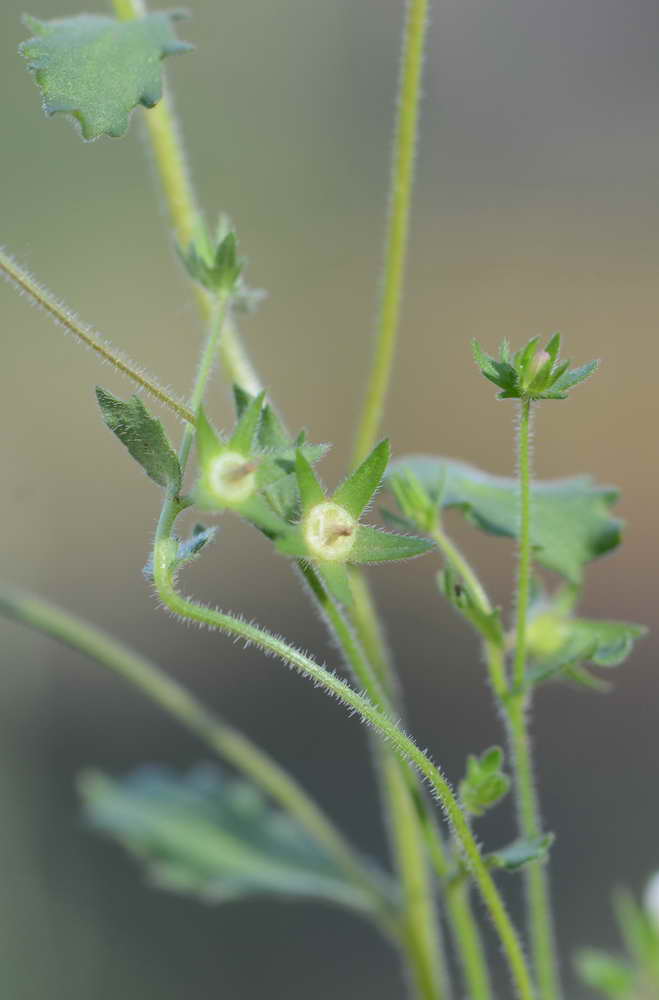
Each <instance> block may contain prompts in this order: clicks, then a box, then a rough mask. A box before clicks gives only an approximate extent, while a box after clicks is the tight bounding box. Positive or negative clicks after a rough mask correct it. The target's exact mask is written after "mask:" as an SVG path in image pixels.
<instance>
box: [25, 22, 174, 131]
mask: <svg viewBox="0 0 659 1000" xmlns="http://www.w3.org/2000/svg"><path fill="white" fill-rule="evenodd" d="M182 16H183V15H182V14H181V13H180V12H170V13H155V14H148V15H146V16H145V17H143V18H140V19H139V20H135V21H116V20H114V19H113V18H110V17H101V16H99V15H96V14H80V15H78V16H77V17H69V18H63V19H61V20H54V21H40V20H38V19H37V18H34V17H26V18H25V23H26V24H27V26H28V28H29V29H30V30H31V31H32V32H33V34H34V37H32V38H30V39H28V40H27V41H25V42H23V44H22V45H21V46H20V52H21V55H23V56H25V58H26V59H27V60H28V69H30V70H32V71H33V73H34V75H35V78H36V82H37V84H38V86H39V87H40V89H41V92H42V95H43V108H44V111H45V112H46V114H47V115H53V114H55V113H57V112H63V113H64V114H70V115H72V116H73V117H74V118H75V119H76V120H77V121H78V122H79V124H80V128H81V130H82V135H83V138H84V139H96V138H97V137H98V136H100V135H110V136H121V135H123V134H124V132H125V131H126V129H127V128H128V119H129V115H130V112H131V111H132V110H133V108H135V107H137V105H138V104H143V105H144V106H145V107H147V108H152V107H153V106H154V104H157V102H158V101H159V100H160V98H161V96H162V82H161V72H160V63H161V60H162V59H164V57H165V56H168V55H173V54H174V53H177V52H187V51H189V50H190V49H191V48H192V46H191V45H188V44H187V43H186V42H181V41H179V39H178V38H177V37H176V34H175V33H174V29H173V26H172V22H174V21H176V20H178V19H180V18H181V17H182Z"/></svg>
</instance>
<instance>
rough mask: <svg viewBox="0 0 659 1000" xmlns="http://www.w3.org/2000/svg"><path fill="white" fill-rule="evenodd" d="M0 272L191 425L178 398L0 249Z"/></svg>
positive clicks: (89, 345)
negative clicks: (82, 320) (80, 318)
mask: <svg viewBox="0 0 659 1000" xmlns="http://www.w3.org/2000/svg"><path fill="white" fill-rule="evenodd" d="M0 273H1V274H2V275H3V276H4V277H5V278H6V279H7V280H8V281H9V282H10V284H12V285H13V286H14V287H15V288H17V289H18V290H19V291H20V292H23V293H24V294H25V295H27V296H28V298H29V299H30V301H31V302H32V303H33V304H34V305H36V306H37V307H38V308H39V309H43V311H44V312H45V313H46V314H47V315H48V316H50V317H51V319H53V320H55V322H56V323H57V324H58V326H61V327H63V328H64V329H65V330H68V332H69V333H72V334H73V336H74V337H76V338H77V339H78V340H79V341H80V342H81V343H83V344H84V345H85V346H86V347H89V348H90V349H91V350H92V351H94V352H95V353H96V354H98V356H99V357H100V358H102V359H103V361H107V362H108V364H110V365H112V366H113V367H114V368H116V369H117V371H119V372H121V374H122V375H125V376H127V378H129V379H132V380H133V382H136V383H137V385H138V386H139V387H140V388H141V389H144V390H145V391H146V392H148V393H150V394H151V395H152V396H153V397H154V399H157V400H158V402H160V403H162V404H163V406H167V407H168V408H169V409H170V410H172V411H173V412H174V413H175V414H176V415H177V417H180V419H181V420H185V421H186V422H187V423H189V424H194V422H195V415H194V413H192V412H191V411H190V410H189V409H188V408H187V407H186V406H184V405H183V404H182V403H181V402H179V400H177V399H175V398H174V397H173V396H172V395H171V394H170V393H168V392H166V391H165V389H163V388H162V387H161V386H159V385H158V383H157V382H156V381H155V380H154V379H153V378H151V376H149V375H145V374H144V373H143V372H142V371H141V370H140V369H139V367H138V366H137V365H136V364H135V362H133V361H130V360H129V359H128V358H127V357H125V356H124V355H123V354H122V353H121V352H119V351H117V350H116V349H115V348H114V347H112V345H111V344H109V343H108V341H107V340H105V339H104V338H103V337H101V336H100V335H99V334H98V333H96V332H95V331H94V330H92V329H91V327H89V326H87V325H86V324H85V323H82V322H81V321H80V320H79V319H78V318H77V316H76V315H75V314H74V313H73V312H71V310H70V309H68V308H67V307H66V306H63V305H62V304H61V303H60V302H58V301H57V299H56V298H55V296H54V295H53V294H52V292H49V291H48V290H47V289H46V288H44V287H43V285H40V284H39V283H38V282H36V281H35V280H34V278H33V277H32V276H31V275H30V274H28V272H27V271H26V270H25V269H24V268H22V267H21V266H20V264H18V263H17V262H16V261H15V260H14V259H13V257H10V255H9V254H8V253H5V251H4V250H2V249H0Z"/></svg>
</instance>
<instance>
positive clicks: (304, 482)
mask: <svg viewBox="0 0 659 1000" xmlns="http://www.w3.org/2000/svg"><path fill="white" fill-rule="evenodd" d="M295 475H296V477H297V485H298V489H299V491H300V501H301V505H302V513H303V514H307V513H308V512H309V511H310V510H311V508H312V507H315V506H316V504H319V503H322V502H323V501H324V499H325V491H324V490H323V487H322V486H321V485H320V483H319V481H318V478H317V477H316V473H315V472H314V470H313V468H312V467H311V464H310V462H309V461H308V459H307V458H306V456H305V455H304V452H303V451H302V449H301V448H298V449H297V451H296V452H295Z"/></svg>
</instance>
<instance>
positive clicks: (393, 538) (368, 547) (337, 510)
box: [276, 441, 434, 605]
mask: <svg viewBox="0 0 659 1000" xmlns="http://www.w3.org/2000/svg"><path fill="white" fill-rule="evenodd" d="M388 463H389V442H388V441H382V442H381V443H380V444H379V445H377V446H376V447H375V448H374V449H373V451H372V452H371V454H370V455H369V456H368V458H366V459H365V460H364V461H363V462H362V464H361V465H360V466H359V467H358V468H357V469H355V471H354V472H353V473H352V474H351V475H350V476H348V478H347V479H346V480H345V481H344V482H343V483H342V484H341V486H339V488H338V489H337V490H336V491H335V493H333V494H332V496H330V497H328V496H327V495H326V493H325V490H324V489H323V487H322V486H321V484H320V482H319V481H318V479H317V477H316V474H315V472H314V470H313V469H312V467H311V465H310V464H309V462H308V461H307V459H306V458H305V456H304V454H303V453H302V452H301V451H300V450H298V452H297V454H296V459H295V474H296V478H297V484H298V490H299V494H300V511H301V518H300V520H299V522H298V523H297V524H293V525H289V526H288V528H287V530H286V532H285V533H284V534H283V535H282V536H281V537H280V538H278V539H277V542H276V545H277V548H278V549H279V551H280V552H283V553H284V554H285V555H289V556H294V557H295V558H296V559H303V560H305V561H307V562H310V563H311V564H312V565H313V566H314V567H315V568H316V570H317V571H318V573H319V574H320V576H321V578H322V580H323V583H324V584H325V586H326V587H327V589H328V590H329V591H330V592H331V593H332V595H333V596H334V597H336V598H337V599H338V600H339V601H341V602H342V603H343V604H346V605H349V604H351V602H352V595H351V593H350V583H349V577H348V571H347V568H346V567H347V566H348V565H351V564H356V563H381V562H389V561H393V560H398V559H409V558H411V557H413V556H419V555H422V554H423V553H424V552H427V551H428V550H429V549H432V548H433V547H434V543H433V542H429V541H427V540H426V539H423V538H414V537H411V536H408V535H398V534H394V533H393V532H390V531H384V530H382V529H380V528H376V527H374V526H373V525H370V524H360V520H359V519H360V517H361V515H362V514H363V513H364V511H365V510H366V508H367V506H368V505H369V503H370V502H371V500H372V498H373V496H374V494H375V492H376V490H377V489H378V487H379V486H380V484H381V482H382V478H383V476H384V473H385V470H386V468H387V465H388Z"/></svg>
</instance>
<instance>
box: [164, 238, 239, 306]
mask: <svg viewBox="0 0 659 1000" xmlns="http://www.w3.org/2000/svg"><path fill="white" fill-rule="evenodd" d="M203 242H204V245H203V246H201V245H199V244H198V243H190V245H189V246H188V247H187V248H186V249H185V250H184V249H182V248H181V247H179V248H178V252H179V256H180V258H181V260H182V262H183V265H184V267H185V269H186V271H187V272H188V274H189V275H190V277H191V278H192V280H193V281H196V282H197V283H198V284H200V285H202V286H203V287H204V288H206V289H207V290H208V291H209V292H213V293H214V294H216V295H219V294H220V293H225V294H228V295H231V294H232V293H233V292H234V290H235V288H236V285H237V283H238V280H239V278H240V275H241V272H242V270H243V268H244V266H245V261H244V258H242V257H239V256H238V241H237V239H236V234H235V233H234V232H228V233H227V234H226V235H225V236H223V237H222V238H221V239H220V240H219V242H218V243H217V244H216V245H215V246H214V247H210V246H208V244H209V240H208V238H207V237H206V238H205V240H204V241H203Z"/></svg>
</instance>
